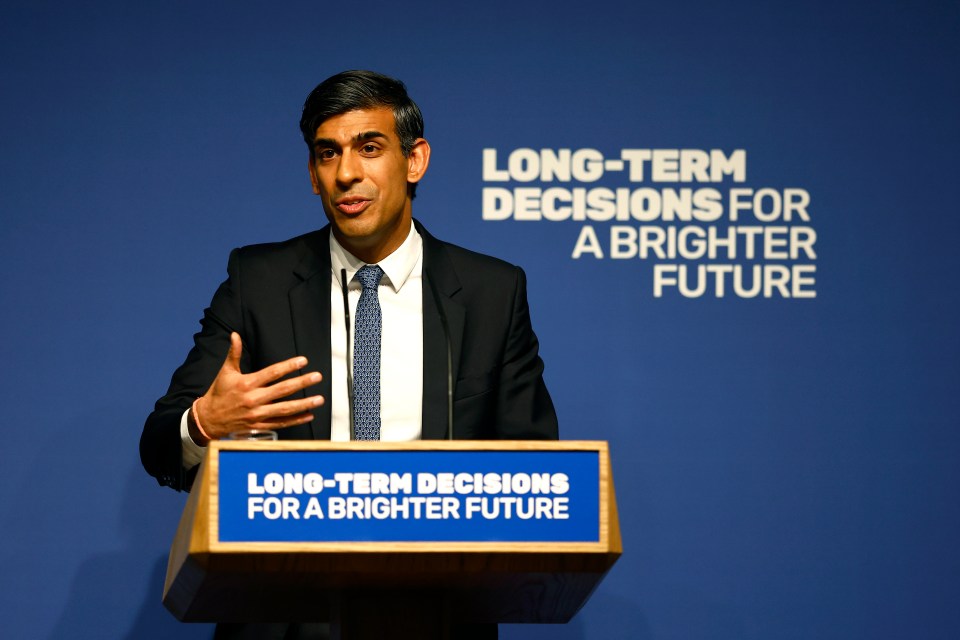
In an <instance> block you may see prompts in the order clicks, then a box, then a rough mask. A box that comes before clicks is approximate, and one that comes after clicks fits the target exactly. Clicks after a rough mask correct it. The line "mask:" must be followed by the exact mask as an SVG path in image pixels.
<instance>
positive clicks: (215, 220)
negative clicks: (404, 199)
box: [0, 0, 960, 640]
mask: <svg viewBox="0 0 960 640" xmlns="http://www.w3.org/2000/svg"><path fill="white" fill-rule="evenodd" d="M958 19H960V8H958V5H957V3H956V2H916V3H906V2H893V1H888V0H875V1H873V2H844V1H840V2H829V3H827V2H816V1H815V2H805V3H788V4H782V3H767V2H732V3H717V2H707V1H706V0H686V1H683V0H680V1H676V2H669V3H668V2H662V3H650V2H616V1H614V0H597V1H595V2H589V3H573V2H568V1H558V2H554V3H551V4H550V5H544V4H542V3H535V2H530V1H525V0H510V1H509V2H501V1H499V0H491V1H488V2H484V3H477V4H475V5H468V6H458V3H440V2H436V3H429V2H418V1H416V0H412V1H410V2H404V3H378V2H372V3H363V4H361V5H351V4H347V3H340V4H337V5H331V4H327V3H319V2H315V3H307V2H283V3H273V4H272V5H270V6H268V4H267V3H260V2H233V3H198V2H173V1H169V0H167V1H164V2H156V1H143V2H136V3H128V2H115V3H111V2H93V3H58V2H43V1H38V0H32V1H29V2H28V1H25V0H23V1H16V0H7V1H6V2H4V3H3V7H2V9H0V53H2V55H0V74H2V76H0V78H2V84H3V87H4V92H3V99H2V100H0V115H2V120H0V122H2V133H0V141H2V156H0V162H2V166H0V180H2V189H0V210H2V220H3V224H2V226H0V266H2V274H3V275H2V279H0V296H2V304H3V311H2V315H0V322H2V330H3V335H4V336H6V339H5V340H4V341H3V342H2V344H0V361H2V363H3V365H4V366H3V370H4V373H3V384H2V385H0V394H2V396H0V400H2V406H3V408H4V412H5V414H4V433H6V436H5V438H4V446H3V447H2V453H0V456H2V458H0V461H2V464H3V467H2V468H3V476H2V481H0V541H2V545H0V567H2V570H0V602H2V603H3V604H2V608H3V610H4V622H3V626H4V631H3V635H4V636H6V637H11V638H28V637H29V638H50V639H59V638H64V639H65V638H71V639H73V638H158V639H159V638H168V637H178V638H205V637H208V636H209V635H210V633H211V627H210V626H209V625H189V626H184V625H181V624H180V623H178V622H176V621H175V620H174V619H173V618H172V616H170V615H169V614H168V613H166V611H165V610H164V609H163V608H162V606H161V604H160V592H161V586H162V581H163V569H164V564H165V558H166V552H167V548H168V544H169V542H170V540H171V538H172V536H173V533H174V529H175V526H176V522H177V519H178V517H179V513H180V510H181V508H182V506H183V503H184V499H185V496H184V495H183V494H177V493H174V492H172V491H169V490H166V489H161V488H160V487H158V486H157V484H156V483H155V481H154V480H153V479H152V478H149V477H148V476H147V475H146V474H145V473H144V472H143V471H142V469H141V467H140V462H139V459H138V456H137V442H138V439H139V435H140V429H141V426H142V423H143V419H144V418H145V416H146V414H147V413H148V412H149V410H150V408H151V406H152V403H153V401H154V400H155V399H156V397H157V396H159V395H160V394H162V393H163V391H164V390H165V388H166V384H167V382H168V380H169V376H170V374H171V373H172V371H173V369H174V368H175V367H176V365H177V364H179V362H180V361H181V360H182V358H183V356H184V355H185V353H186V350H187V349H188V347H189V345H190V336H191V334H192V333H193V332H194V331H195V330H196V329H197V327H198V325H197V320H198V319H199V317H200V314H201V311H202V309H203V308H204V306H205V305H206V304H207V303H208V302H209V299H210V296H211V295H212V293H213V291H214V289H215V287H216V285H217V284H218V283H219V281H220V280H221V279H222V278H223V277H224V275H225V265H226V258H227V254H228V252H229V250H230V249H231V248H232V247H235V246H239V245H243V244H249V243H252V242H261V241H267V240H280V239H284V238H287V237H290V236H292V235H296V234H299V233H302V232H304V231H307V230H310V229H313V228H316V227H317V226H318V225H320V224H321V223H322V212H321V210H320V207H319V204H318V203H317V201H316V200H315V198H314V197H313V196H312V194H311V192H310V185H309V181H308V176H307V172H306V160H307V158H306V150H305V148H304V147H303V143H302V141H301V140H300V138H299V132H298V130H297V126H296V125H297V120H298V118H299V107H300V105H301V104H302V101H303V98H304V97H305V95H306V93H307V92H308V91H309V90H310V89H311V88H312V87H313V86H314V85H315V84H316V83H317V82H319V81H320V80H322V79H323V78H325V77H327V76H328V75H331V74H332V73H335V72H337V71H340V70H342V69H348V68H373V69H377V70H380V71H382V72H385V73H388V74H391V75H395V76H397V77H400V78H402V79H403V80H404V81H405V82H406V83H407V85H408V87H409V89H410V91H411V94H412V95H413V96H414V98H415V99H416V100H417V101H418V102H419V103H420V106H421V107H422V109H423V111H424V113H425V115H426V121H427V138H428V139H429V140H430V141H431V143H432V145H433V160H432V165H431V167H430V171H429V173H428V175H427V177H426V180H425V182H424V183H423V184H422V186H421V188H420V191H419V194H418V198H417V201H416V205H415V212H416V215H417V216H418V217H419V218H420V219H421V220H422V221H423V222H424V224H426V225H427V227H428V228H429V229H430V231H431V232H432V233H433V234H435V235H437V236H438V237H441V238H444V239H447V240H450V241H453V242H457V243H460V244H465V245H468V246H470V247H471V248H474V249H477V250H480V251H483V252H486V253H491V254H495V255H498V256H500V257H502V258H505V259H507V260H509V261H512V262H515V263H518V264H520V265H522V266H523V267H524V268H525V269H526V270H527V273H528V276H529V281H530V302H531V308H532V314H533V320H534V325H535V327H536V329H537V332H538V334H539V336H540V339H541V343H542V354H543V357H544V360H545V361H546V364H547V370H546V378H547V383H548V385H549V387H550V389H551V391H552V393H553V395H554V398H555V400H556V404H557V409H558V413H559V415H560V420H561V433H562V436H563V437H564V438H568V439H581V438H588V439H606V440H609V441H610V443H611V447H612V451H613V463H614V469H615V480H616V490H617V497H618V500H619V504H620V514H621V518H622V529H623V535H624V546H625V553H624V556H623V558H622V559H621V561H620V562H619V564H618V565H617V566H616V567H615V569H614V570H613V571H612V572H611V574H610V575H609V576H608V578H607V580H606V581H605V582H604V584H603V585H602V586H601V588H600V589H599V590H598V592H597V593H596V594H595V595H594V598H593V600H592V601H591V602H590V604H589V605H588V606H587V607H586V608H585V609H584V610H583V611H582V612H581V614H580V615H579V616H578V617H577V618H576V619H575V620H574V621H573V622H572V623H570V624H569V625H566V626H563V627H547V628H531V627H504V628H503V631H502V636H501V637H503V638H560V639H564V638H568V639H580V638H596V639H601V638H602V639H607V638H650V639H672V638H677V639H689V638H697V639H700V638H717V639H757V640H761V639H762V640H767V639H769V638H837V639H841V638H842V639H849V638H864V639H871V640H876V639H895V638H896V639H899V638H907V637H910V638H944V639H947V638H949V639H952V638H956V637H960V607H957V606H956V605H957V602H958V601H960V546H958V544H957V541H958V539H960V506H958V505H960V499H958V498H960V496H958V493H960V492H958V488H960V486H958V485H960V482H958V480H960V465H958V460H960V434H958V426H960V425H958V418H957V416H958V414H960V399H958V398H960V337H958V331H957V327H958V326H960V317H958V316H960V296H958V288H957V285H956V283H955V280H956V278H957V276H958V275H960V259H958V252H957V251H956V249H955V246H956V242H957V238H958V232H960V223H958V209H957V205H956V202H957V199H956V196H955V195H954V193H955V187H951V186H950V184H951V183H952V180H953V178H952V176H953V174H954V173H955V172H956V166H957V163H956V158H955V154H956V149H957V148H958V143H960V139H958V137H960V136H958V132H960V127H958V124H957V113H958V110H960V99H958V98H960V92H958V83H960V73H958V61H960V56H958V54H960V45H958V40H960V38H958V32H960V30H958V26H960V20H958ZM484 149H494V150H496V152H497V162H498V167H499V168H500V169H504V168H505V167H506V166H507V158H508V156H509V154H510V153H511V152H512V151H514V150H516V149H534V150H540V149H551V150H557V149H571V150H582V149H595V150H597V151H598V152H599V153H601V154H603V156H604V157H605V158H607V159H617V158H620V157H621V155H622V151H623V150H624V149H700V150H708V151H709V150H711V149H720V150H723V151H724V152H726V153H728V154H729V153H732V152H733V151H734V150H736V149H743V150H745V153H746V156H745V157H746V160H745V171H746V173H745V176H744V180H743V182H742V183H737V182H735V181H734V180H733V177H732V176H725V177H723V179H722V180H721V181H720V182H718V183H706V184H697V183H693V182H691V181H689V180H677V179H675V178H674V179H673V181H671V180H670V179H667V180H666V181H665V182H660V183H655V182H651V181H650V180H649V178H652V175H651V174H650V173H648V174H647V178H648V179H647V180H646V181H631V180H630V179H629V177H628V176H627V173H626V170H624V171H621V172H617V171H616V170H615V169H611V168H610V167H608V166H606V165H605V168H606V169H608V171H606V173H604V176H603V177H602V178H600V179H599V180H597V181H595V182H589V181H579V182H578V181H575V180H571V181H570V182H562V181H558V180H553V179H547V180H543V179H540V178H537V179H535V180H533V181H532V182H521V181H516V180H515V181H512V182H506V183H496V182H493V181H491V180H489V179H488V178H489V176H485V175H484V173H483V163H482V159H483V150H484ZM525 166H526V168H529V166H528V165H525ZM521 168H522V167H521ZM668 168H669V164H668ZM648 169H649V167H648ZM548 178H549V176H548ZM678 182H679V183H683V184H677V183H678ZM490 187H502V188H505V189H507V190H508V191H509V192H510V193H512V194H517V193H518V192H517V189H522V188H528V187H529V188H534V189H543V190H546V189H548V188H551V187H558V188H564V189H569V190H573V189H575V188H582V189H588V190H589V189H594V188H600V187H606V188H609V189H611V190H614V191H615V190H616V189H629V190H630V191H631V192H632V191H633V190H636V189H640V188H650V189H653V190H654V191H657V192H660V190H661V189H664V188H676V189H680V188H693V189H697V188H715V189H716V190H717V191H718V193H720V194H721V196H722V197H724V198H726V197H727V195H728V194H729V192H730V190H731V189H735V188H753V189H760V188H767V187H769V188H773V189H777V190H782V189H785V188H799V189H804V190H806V192H807V193H808V194H809V196H810V203H809V206H808V208H807V210H808V213H809V217H810V220H809V222H803V223H802V224H803V225H804V226H807V227H809V228H811V229H813V230H814V232H815V234H816V242H815V245H813V247H814V249H815V258H810V257H809V256H803V255H802V256H800V258H802V259H798V260H797V261H791V260H789V259H788V260H782V259H778V258H777V257H776V255H775V254H776V247H774V248H773V249H771V251H770V252H766V253H764V255H762V256H759V257H758V258H755V259H754V260H753V261H751V260H749V259H747V258H746V257H745V256H744V255H737V256H736V257H735V258H734V259H717V260H715V261H711V260H709V259H705V260H697V259H690V260H687V259H677V260H672V261H671V260H656V259H653V258H650V257H648V258H647V259H640V258H636V257H634V258H632V259H626V258H622V259H620V258H613V257H612V256H611V255H610V251H609V250H610V248H611V247H610V246H609V244H610V243H609V238H610V234H611V229H612V228H613V227H614V226H616V225H623V226H626V227H633V229H634V230H637V229H638V228H639V227H640V226H641V225H652V226H660V227H663V228H666V227H669V226H671V224H673V223H670V222H669V221H664V220H662V219H659V220H654V221H652V222H641V221H638V220H637V219H634V218H630V219H628V220H627V221H622V220H621V221H617V220H613V221H610V220H607V221H601V220H586V221H576V220H563V221H550V220H540V221H523V220H517V219H515V218H511V219H507V220H491V219H484V211H485V208H484V202H483V191H484V189H486V188H490ZM629 213H630V212H629V211H628V217H629ZM488 217H489V216H488ZM686 224H691V223H676V224H673V226H675V227H682V226H685V225H686ZM744 224H747V222H744ZM750 224H754V225H757V226H760V227H767V226H769V225H770V224H774V225H776V224H781V223H778V222H773V223H769V224H760V223H757V222H756V221H753V222H751V223H750ZM783 224H784V226H785V227H791V226H793V225H794V224H800V223H798V222H796V221H793V222H791V223H783ZM586 226H590V227H591V228H592V229H593V230H594V231H595V232H596V236H597V239H598V243H599V246H600V247H601V249H602V251H603V255H604V257H603V258H599V257H597V254H596V253H593V254H586V255H581V256H580V257H579V258H576V259H575V258H573V257H572V254H573V250H574V247H575V245H576V244H577V242H578V238H580V236H581V234H582V233H584V231H583V229H584V228H585V227H586ZM700 226H702V227H704V228H708V227H716V228H718V229H724V228H726V226H725V224H724V222H723V221H718V222H706V223H701V224H700ZM623 233H627V232H626V231H624V232H623ZM660 262H663V263H669V262H672V263H674V264H684V265H687V266H689V267H690V268H691V270H693V271H695V269H696V266H697V265H707V264H713V263H729V264H734V265H740V266H741V267H746V266H749V265H752V264H754V263H756V264H779V265H788V266H789V265H791V264H793V263H794V262H797V263H802V264H805V265H808V266H813V267H814V268H815V274H814V278H815V283H814V284H812V285H810V286H809V287H808V289H809V290H812V291H815V297H808V298H799V299H798V298H793V297H790V298H785V297H783V296H782V295H779V294H776V293H775V294H774V295H773V296H772V297H770V298H764V297H754V298H744V297H740V296H737V295H734V294H732V293H731V292H730V289H729V284H728V288H727V291H726V293H725V295H724V296H722V297H718V296H717V295H715V291H714V290H713V289H710V290H708V292H707V293H705V294H704V295H702V296H700V297H695V298H690V297H685V296H683V295H682V294H680V293H679V292H678V289H677V287H668V288H667V289H666V290H665V292H664V293H663V295H662V296H661V297H656V296H655V295H654V289H653V279H654V274H653V272H654V268H655V265H656V264H657V263H660Z"/></svg>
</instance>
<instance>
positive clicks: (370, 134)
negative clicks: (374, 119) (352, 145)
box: [355, 131, 387, 142]
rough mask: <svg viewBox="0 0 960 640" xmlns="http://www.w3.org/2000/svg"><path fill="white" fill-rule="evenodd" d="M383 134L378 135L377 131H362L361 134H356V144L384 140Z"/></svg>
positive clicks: (384, 135)
mask: <svg viewBox="0 0 960 640" xmlns="http://www.w3.org/2000/svg"><path fill="white" fill-rule="evenodd" d="M386 137H387V135H386V134H385V133H380V132H379V131H364V132H363V133H361V134H358V135H357V137H356V138H355V140H356V141H357V142H363V141H364V140H372V139H374V138H386Z"/></svg>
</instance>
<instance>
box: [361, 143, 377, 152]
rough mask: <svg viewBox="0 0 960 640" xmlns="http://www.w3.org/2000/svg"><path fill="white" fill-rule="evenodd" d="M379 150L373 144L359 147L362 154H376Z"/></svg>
mask: <svg viewBox="0 0 960 640" xmlns="http://www.w3.org/2000/svg"><path fill="white" fill-rule="evenodd" d="M379 150H380V147H378V146H377V145H375V144H365V145H363V147H361V151H363V152H364V153H376V152H377V151H379Z"/></svg>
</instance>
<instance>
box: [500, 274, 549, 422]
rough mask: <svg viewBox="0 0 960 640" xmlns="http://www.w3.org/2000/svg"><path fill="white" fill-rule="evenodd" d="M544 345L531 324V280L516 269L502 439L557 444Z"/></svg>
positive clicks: (502, 395) (504, 375) (505, 364)
mask: <svg viewBox="0 0 960 640" xmlns="http://www.w3.org/2000/svg"><path fill="white" fill-rule="evenodd" d="M539 351H540V343H539V342H538V341H537V336H536V334H535V333H534V332H533V326H532V324H531V322H530V307H529V305H528V304H527V278H526V275H525V274H524V272H523V270H522V269H520V268H517V269H516V282H515V287H514V296H513V308H512V313H511V319H510V329H509V331H508V333H507V339H506V343H505V346H504V355H503V368H502V370H501V372H500V385H499V389H498V398H497V413H498V414H499V416H498V420H497V429H498V434H497V435H498V437H500V438H501V439H505V440H556V439H558V437H559V434H558V427H557V413H556V411H555V409H554V407H553V400H551V398H550V394H549V393H548V392H547V386H546V384H545V383H544V381H543V360H541V359H540V354H539Z"/></svg>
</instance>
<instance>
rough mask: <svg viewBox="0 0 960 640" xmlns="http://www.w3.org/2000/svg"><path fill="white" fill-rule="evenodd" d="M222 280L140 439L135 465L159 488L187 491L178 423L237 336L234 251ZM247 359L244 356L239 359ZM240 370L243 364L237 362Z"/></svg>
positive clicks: (189, 478) (190, 472) (189, 477)
mask: <svg viewBox="0 0 960 640" xmlns="http://www.w3.org/2000/svg"><path fill="white" fill-rule="evenodd" d="M227 274H228V277H227V280H226V281H225V282H224V283H223V284H221V285H220V287H219V288H218V289H217V292H216V293H215V294H214V296H213V300H212V301H211V302H210V306H209V307H208V308H207V309H206V310H205V311H204V314H203V319H202V320H201V321H200V331H199V332H198V333H196V334H194V336H193V348H191V349H190V352H189V353H188V354H187V357H186V360H184V362H183V364H182V365H180V367H179V368H178V369H177V370H176V371H175V372H174V374H173V378H172V379H171V381H170V387H169V389H167V393H166V395H164V396H163V397H162V398H160V399H159V400H158V401H157V403H156V405H155V407H154V410H153V412H152V413H151V414H150V415H149V416H148V417H147V421H146V424H144V427H143V434H142V435H141V436H140V460H141V462H142V463H143V467H144V468H145V469H146V470H147V473H149V474H150V475H152V476H153V477H155V478H156V479H157V482H159V483H160V484H161V485H163V486H169V487H172V488H174V489H176V490H177V491H184V490H189V488H190V485H191V484H192V483H193V476H194V475H195V474H196V467H194V468H192V469H187V468H184V466H183V461H182V459H181V458H182V442H181V440H180V419H181V417H182V416H183V412H184V411H185V410H186V409H187V408H188V407H190V405H191V404H192V403H193V401H194V400H195V399H196V398H198V397H200V396H202V395H203V394H204V393H206V392H207V389H209V388H210V384H211V383H212V382H213V379H214V378H215V377H216V375H217V372H218V371H219V370H220V367H221V366H222V365H223V361H224V358H226V354H227V351H228V350H229V348H230V332H231V331H237V332H238V333H240V335H241V337H242V336H243V335H244V333H243V312H242V304H241V300H240V294H239V282H240V258H239V252H238V251H237V250H234V251H233V252H232V253H231V254H230V260H229V263H228V265H227ZM246 357H247V354H246V352H245V353H244V359H246ZM241 366H243V362H241Z"/></svg>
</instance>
